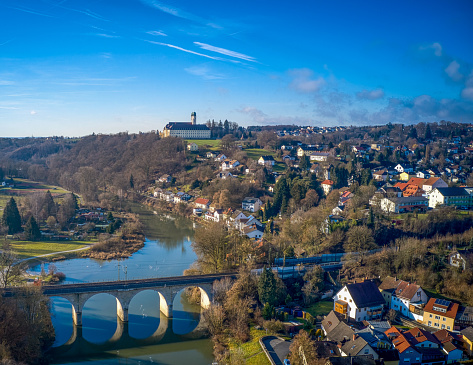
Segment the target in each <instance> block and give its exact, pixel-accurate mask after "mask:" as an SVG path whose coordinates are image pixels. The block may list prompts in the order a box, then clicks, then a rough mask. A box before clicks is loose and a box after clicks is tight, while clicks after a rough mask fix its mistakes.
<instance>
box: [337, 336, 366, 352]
mask: <svg viewBox="0 0 473 365" xmlns="http://www.w3.org/2000/svg"><path fill="white" fill-rule="evenodd" d="M366 345H368V342H366V340H365V339H364V338H363V337H361V336H356V338H355V339H354V340H353V339H352V340H351V341H348V342H345V344H344V345H343V346H342V351H343V352H344V353H345V354H347V355H348V356H355V355H358V354H359V353H360V351H361V350H363V348H364V347H365V346H366Z"/></svg>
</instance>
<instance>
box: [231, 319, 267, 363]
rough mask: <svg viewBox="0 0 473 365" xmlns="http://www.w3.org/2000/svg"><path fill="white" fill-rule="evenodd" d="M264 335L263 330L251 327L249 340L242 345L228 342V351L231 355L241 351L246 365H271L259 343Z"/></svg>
mask: <svg viewBox="0 0 473 365" xmlns="http://www.w3.org/2000/svg"><path fill="white" fill-rule="evenodd" d="M266 335H267V334H266V331H265V330H257V329H255V328H254V327H251V329H250V340H249V341H248V342H245V343H243V344H240V343H237V342H236V341H235V342H230V351H231V352H233V353H234V352H237V351H241V353H242V355H243V357H244V358H245V364H247V365H271V363H270V362H269V360H268V357H267V356H266V354H265V353H264V351H263V349H262V348H261V345H260V343H259V339H260V338H261V337H263V336H266Z"/></svg>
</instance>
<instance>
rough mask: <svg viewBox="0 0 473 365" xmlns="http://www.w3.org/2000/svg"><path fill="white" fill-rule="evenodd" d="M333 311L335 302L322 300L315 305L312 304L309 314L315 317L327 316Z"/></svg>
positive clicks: (308, 310)
mask: <svg viewBox="0 0 473 365" xmlns="http://www.w3.org/2000/svg"><path fill="white" fill-rule="evenodd" d="M332 309H333V302H332V301H331V300H321V301H319V302H317V303H315V304H312V305H311V306H310V307H309V308H308V309H307V312H309V313H310V314H312V316H313V317H316V316H325V315H327V314H329V313H330V311H331V310H332Z"/></svg>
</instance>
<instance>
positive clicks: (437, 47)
mask: <svg viewBox="0 0 473 365" xmlns="http://www.w3.org/2000/svg"><path fill="white" fill-rule="evenodd" d="M419 49H420V50H421V51H425V50H429V49H433V50H434V55H436V56H437V57H441V56H442V54H443V50H442V45H441V44H440V43H438V42H434V43H432V44H428V45H426V46H420V47H419Z"/></svg>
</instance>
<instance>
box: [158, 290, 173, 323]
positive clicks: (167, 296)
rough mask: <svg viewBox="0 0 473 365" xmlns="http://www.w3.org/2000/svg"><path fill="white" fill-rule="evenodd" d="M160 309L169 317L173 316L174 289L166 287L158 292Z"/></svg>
mask: <svg viewBox="0 0 473 365" xmlns="http://www.w3.org/2000/svg"><path fill="white" fill-rule="evenodd" d="M158 294H159V310H160V311H161V312H162V313H163V314H164V315H165V316H166V317H168V318H172V302H173V300H174V297H173V293H172V290H170V289H166V290H162V291H159V292H158Z"/></svg>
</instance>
